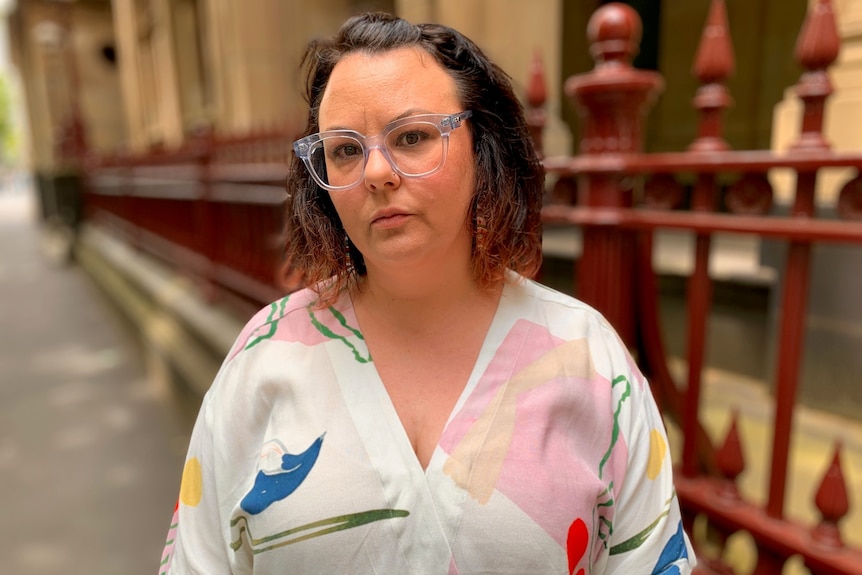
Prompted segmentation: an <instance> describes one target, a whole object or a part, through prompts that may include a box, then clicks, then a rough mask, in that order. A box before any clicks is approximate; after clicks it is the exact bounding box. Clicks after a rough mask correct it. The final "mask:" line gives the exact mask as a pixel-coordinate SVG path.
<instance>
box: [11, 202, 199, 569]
mask: <svg viewBox="0 0 862 575" xmlns="http://www.w3.org/2000/svg"><path fill="white" fill-rule="evenodd" d="M31 197H32V196H31V194H30V192H29V190H28V189H26V188H20V187H19V188H16V189H8V188H7V189H2V190H0V327H2V329H0V486H2V488H0V510H2V511H0V514H2V518H3V520H2V522H0V556H2V557H3V561H2V567H0V573H3V574H4V575H37V574H38V575H54V574H57V575H60V574H62V575H84V574H86V575H138V574H140V575H144V574H148V575H154V574H155V573H157V572H158V571H157V570H158V565H159V560H160V556H161V550H162V546H163V544H164V540H165V536H166V534H167V530H168V526H169V522H170V519H171V515H172V513H173V509H174V502H175V501H176V498H177V494H178V490H179V481H180V475H181V472H182V462H183V460H184V458H185V449H186V446H187V443H188V436H189V432H190V427H191V424H192V419H191V415H190V414H191V413H193V411H194V408H193V406H189V405H188V402H181V401H178V398H177V395H176V394H175V393H174V392H172V391H171V390H170V389H167V388H166V387H165V386H164V382H163V381H160V380H159V379H158V378H154V377H151V376H149V375H148V373H151V371H152V370H149V369H148V368H147V359H146V355H145V354H143V353H142V349H141V347H140V346H139V342H138V339H137V338H136V335H135V331H134V330H133V329H132V326H131V325H130V324H129V323H128V321H127V320H126V319H125V318H124V316H123V315H121V314H120V313H119V311H118V310H117V309H116V308H115V307H113V305H112V304H111V303H110V302H109V301H108V300H107V299H106V298H105V297H104V295H103V294H102V292H101V291H100V290H99V288H98V287H97V286H96V285H95V284H94V282H93V281H92V280H91V278H90V277H89V276H88V275H87V274H86V273H85V272H84V270H82V269H81V267H79V266H76V265H74V264H70V263H68V262H66V261H65V255H66V254H67V251H66V249H65V246H64V245H63V243H62V238H53V239H52V238H50V237H49V236H47V235H46V234H43V233H41V232H40V230H39V226H38V225H37V219H36V217H35V214H34V209H33V203H32V200H31Z"/></svg>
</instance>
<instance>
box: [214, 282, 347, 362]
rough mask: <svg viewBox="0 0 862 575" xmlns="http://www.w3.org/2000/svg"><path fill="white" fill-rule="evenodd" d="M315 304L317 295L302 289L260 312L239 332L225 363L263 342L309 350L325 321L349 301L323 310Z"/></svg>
mask: <svg viewBox="0 0 862 575" xmlns="http://www.w3.org/2000/svg"><path fill="white" fill-rule="evenodd" d="M317 300H318V296H317V293H316V292H315V291H314V290H313V289H311V288H305V289H302V290H299V291H296V292H294V293H291V294H288V295H286V296H284V297H283V298H281V299H279V300H276V301H274V302H272V303H270V304H269V305H267V306H265V307H263V308H261V309H260V310H259V311H258V312H257V313H255V314H254V315H253V316H252V318H251V319H250V320H249V321H248V322H247V323H246V324H245V326H244V327H243V329H242V330H241V331H240V334H239V336H238V337H237V338H236V341H235V342H234V345H233V347H232V348H231V351H230V353H229V354H228V357H227V361H230V360H232V359H233V358H234V357H236V356H237V355H239V354H240V353H242V352H244V351H247V350H249V349H251V348H253V347H256V346H257V345H259V344H261V343H263V342H265V341H290V342H295V343H300V344H305V345H309V346H310V345H315V344H317V343H319V342H320V338H319V335H320V329H321V328H322V327H323V323H324V322H326V318H331V316H332V315H333V314H335V315H338V314H339V311H338V309H337V308H344V307H349V306H350V300H349V298H347V297H344V298H342V299H341V300H339V303H338V304H337V305H336V306H333V307H330V308H327V309H326V310H321V309H319V308H318V307H317ZM321 318H323V319H321Z"/></svg>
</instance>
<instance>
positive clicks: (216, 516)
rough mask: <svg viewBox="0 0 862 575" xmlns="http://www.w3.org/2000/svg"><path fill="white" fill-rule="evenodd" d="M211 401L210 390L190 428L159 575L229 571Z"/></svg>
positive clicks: (195, 574) (206, 574)
mask: <svg viewBox="0 0 862 575" xmlns="http://www.w3.org/2000/svg"><path fill="white" fill-rule="evenodd" d="M212 403H213V391H212V390H210V392H208V393H207V394H206V395H205V396H204V399H203V402H202V405H201V410H200V413H199V414H198V418H197V421H196V422H195V426H194V429H193V431H192V436H191V439H190V442H189V449H188V454H187V456H186V462H185V466H184V467H183V475H182V481H181V483H180V493H179V498H178V500H177V504H176V507H175V510H174V515H173V519H172V520H171V525H170V528H169V530H168V537H167V541H166V542H165V549H164V551H163V553H162V560H161V563H160V566H159V575H220V574H228V575H229V574H230V573H231V567H230V561H229V559H228V556H227V550H226V543H225V538H224V534H223V528H222V521H221V518H220V515H221V513H220V509H219V498H218V493H217V491H216V484H217V481H216V477H215V471H214V467H213V460H214V457H215V453H214V452H213V441H212V437H213V432H212V417H211V415H212V409H213V406H212Z"/></svg>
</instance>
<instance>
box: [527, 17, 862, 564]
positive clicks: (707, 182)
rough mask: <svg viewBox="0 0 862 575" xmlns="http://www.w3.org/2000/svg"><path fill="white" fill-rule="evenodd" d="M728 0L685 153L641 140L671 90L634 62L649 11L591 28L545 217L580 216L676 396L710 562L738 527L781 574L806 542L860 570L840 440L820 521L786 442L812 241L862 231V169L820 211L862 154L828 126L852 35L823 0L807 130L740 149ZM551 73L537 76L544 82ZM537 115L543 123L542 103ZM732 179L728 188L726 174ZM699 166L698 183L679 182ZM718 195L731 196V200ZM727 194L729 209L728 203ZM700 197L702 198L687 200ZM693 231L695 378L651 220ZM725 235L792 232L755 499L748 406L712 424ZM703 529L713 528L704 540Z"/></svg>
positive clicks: (692, 510) (591, 274) (712, 22)
mask: <svg viewBox="0 0 862 575" xmlns="http://www.w3.org/2000/svg"><path fill="white" fill-rule="evenodd" d="M726 22H727V18H726V12H725V6H724V2H723V1H722V0H714V1H713V2H712V7H711V12H710V16H709V19H708V22H707V24H706V28H705V30H704V34H703V36H702V39H701V44H700V47H699V50H698V53H697V54H696V59H695V63H694V70H695V73H696V75H697V77H698V79H699V80H700V82H701V87H700V88H699V89H698V91H697V94H696V95H695V99H694V105H695V107H696V109H697V111H698V113H699V127H698V135H697V137H696V139H695V140H694V141H693V142H692V143H691V145H690V146H689V148H688V149H687V150H685V151H682V152H678V153H660V154H649V153H643V152H642V149H641V148H642V136H641V129H642V125H643V122H644V118H645V116H646V114H647V112H648V109H649V107H650V105H651V103H652V101H653V100H654V98H655V97H656V95H657V94H658V93H659V92H660V91H661V89H662V83H663V81H662V77H661V75H660V74H658V73H656V72H652V71H646V70H637V69H634V68H633V67H632V65H631V61H632V57H633V55H634V53H635V52H636V50H637V42H638V41H639V39H640V21H639V19H638V16H637V14H636V13H635V12H634V11H633V10H632V9H630V8H628V7H627V6H625V5H622V4H609V5H605V6H604V7H602V8H600V9H599V10H598V11H597V12H596V13H595V14H594V15H593V18H592V19H591V21H590V24H589V27H588V36H589V41H590V43H591V47H592V48H591V52H592V53H593V55H594V58H595V62H596V64H595V68H594V69H593V70H592V71H591V72H589V73H586V74H582V75H578V76H573V77H571V78H569V79H568V80H567V81H566V84H565V91H566V94H567V96H568V97H569V98H570V100H571V101H572V103H573V105H574V106H575V107H576V108H577V110H578V111H579V113H580V116H581V119H582V133H583V135H582V138H581V142H580V153H579V155H577V156H573V157H559V158H550V157H549V158H545V159H544V162H545V166H546V168H547V170H548V172H549V173H550V174H554V175H556V176H558V180H557V183H556V185H555V189H554V193H553V194H552V201H551V202H550V203H549V204H548V205H546V207H545V208H544V212H543V216H544V221H545V222H548V223H550V224H560V223H562V224H568V225H573V226H578V227H579V228H580V229H581V230H582V237H583V240H582V244H583V253H582V256H581V258H580V261H579V262H578V264H577V281H576V284H577V288H578V292H577V293H578V296H579V297H580V298H581V299H583V300H585V301H586V302H588V303H590V304H592V305H594V306H595V307H597V308H598V309H600V310H601V311H602V312H603V313H604V314H605V315H606V316H607V317H608V318H609V320H610V321H611V323H612V324H613V325H615V326H616V327H617V328H618V329H619V331H620V333H621V335H622V336H623V337H624V338H625V339H626V340H627V341H628V343H629V344H630V345H631V346H632V347H633V348H636V349H637V351H638V361H639V363H640V364H641V366H642V367H643V368H644V370H645V372H646V373H647V374H648V375H649V376H650V378H651V380H652V384H653V387H654V390H655V394H656V396H657V399H658V401H659V403H660V405H661V406H662V408H663V411H664V412H665V413H666V414H667V415H668V416H670V417H671V418H672V419H674V420H675V421H676V422H678V423H679V425H680V427H681V429H682V432H683V436H684V439H683V448H682V458H681V459H682V460H681V462H679V463H680V469H679V473H678V477H677V479H676V487H677V492H678V495H679V498H680V502H681V504H682V507H683V511H684V514H685V519H686V521H687V527H688V530H689V532H690V533H692V532H693V531H694V530H693V527H694V523H695V519H696V518H697V517H698V516H705V517H706V519H707V522H708V524H709V531H710V534H711V538H712V539H713V540H714V542H717V543H718V547H719V552H718V553H709V552H707V551H706V548H705V546H702V545H701V546H699V548H700V550H699V555H700V559H701V566H700V568H699V571H700V572H701V573H732V572H733V571H732V569H731V568H730V566H729V565H728V564H727V562H726V561H725V560H724V559H726V558H725V557H723V556H722V553H721V549H722V548H723V546H724V543H725V542H726V540H727V538H728V537H729V536H730V535H732V534H734V533H737V532H739V531H745V532H747V533H748V534H750V535H751V537H752V539H753V540H754V542H755V545H756V547H757V562H756V567H755V571H754V572H755V573H756V574H759V575H760V574H763V575H767V574H778V573H781V572H782V569H783V567H784V565H785V563H786V562H787V561H788V559H789V558H791V557H793V556H801V557H802V558H803V560H804V563H805V565H806V567H808V569H810V570H811V572H812V573H814V574H818V575H819V574H827V573H832V574H838V573H862V551H860V550H858V549H851V548H849V547H847V546H845V544H844V543H843V542H842V539H841V535H840V531H839V529H838V522H839V521H840V520H841V519H842V517H844V516H845V515H846V514H847V512H848V510H849V502H848V497H847V488H846V484H845V480H844V477H843V475H842V469H841V463H840V451H841V450H840V445H837V444H836V447H835V455H834V458H833V461H832V464H831V465H830V466H829V468H828V469H826V470H824V475H823V480H822V483H821V486H820V488H819V491H818V492H817V493H816V495H814V499H815V504H816V506H817V508H818V510H819V511H820V514H821V516H822V520H821V521H820V523H819V524H817V525H814V526H807V525H802V524H799V523H797V522H794V521H792V520H790V519H788V518H786V517H785V490H786V486H787V482H788V455H789V451H790V437H791V433H792V431H793V423H794V419H793V415H794V410H795V407H796V403H797V401H796V397H797V388H798V386H799V374H800V358H801V357H802V355H803V354H802V352H803V346H804V333H805V318H806V316H807V312H808V286H809V282H810V280H811V271H810V270H811V260H812V248H813V246H815V245H818V244H821V243H827V242H838V243H847V244H857V245H858V244H860V243H862V225H860V222H859V220H860V219H862V176H860V175H859V173H858V171H857V175H856V176H855V177H853V178H851V179H850V180H849V181H848V182H847V183H846V184H845V185H844V187H843V189H842V190H841V192H840V197H839V200H838V213H839V215H840V217H839V218H838V219H826V218H822V217H818V213H817V209H816V206H815V201H814V200H815V197H814V195H815V186H816V183H817V180H818V175H819V174H820V173H821V171H822V170H823V169H824V168H832V167H845V168H856V169H857V170H858V169H859V168H860V167H862V154H860V153H838V152H834V151H832V150H830V147H829V144H828V143H827V141H826V140H825V138H824V137H823V132H822V125H823V111H824V103H825V101H826V99H827V98H828V96H829V95H830V93H831V92H832V87H831V84H830V82H829V76H828V72H827V69H828V67H829V66H830V65H831V64H832V63H833V62H834V61H835V59H836V58H837V56H838V50H839V45H840V40H839V37H838V34H837V31H836V23H835V17H834V14H833V11H832V6H831V3H830V2H829V0H819V1H818V2H816V3H815V4H814V6H813V8H812V9H811V11H810V13H809V14H808V16H807V18H806V21H805V23H804V26H803V29H802V31H801V34H800V36H799V38H798V43H797V50H796V58H797V60H798V62H799V63H800V64H801V65H802V67H803V68H804V70H805V71H804V73H803V74H802V77H801V79H800V81H799V83H798V84H797V86H796V93H797V95H798V97H799V98H800V99H801V100H802V104H803V108H804V112H803V119H802V127H801V133H800V134H799V137H798V139H797V140H796V142H795V145H793V146H792V148H791V149H790V150H789V151H788V152H786V153H782V154H778V153H775V152H772V151H767V150H749V151H734V150H731V149H730V147H729V146H728V144H727V143H726V142H725V141H724V139H723V138H722V113H723V111H724V109H725V108H726V107H727V106H728V105H729V102H730V95H729V93H728V90H727V88H726V86H725V80H726V78H727V77H728V75H729V74H730V73H731V71H732V69H733V65H734V62H733V50H732V45H731V42H730V36H729V33H728V30H727V24H726ZM529 85H530V86H531V87H532V90H533V92H532V93H531V94H530V96H529V97H528V101H529V103H530V105H531V106H533V107H540V106H541V105H542V103H543V91H542V89H541V82H540V81H537V80H536V79H535V78H534V79H533V80H532V81H531V82H530V84H529ZM536 87H538V89H537V88H536ZM532 117H535V118H538V120H539V122H538V124H539V125H537V126H536V128H537V129H538V128H540V122H541V114H540V113H533V114H532ZM772 170H785V171H792V172H793V173H795V175H796V188H795V194H794V198H793V201H792V205H791V207H790V213H789V215H787V216H779V215H775V214H774V213H772V212H774V210H772V207H773V206H772V203H773V202H772V186H771V184H770V182H769V179H768V178H767V173H768V172H770V171H772ZM720 176H721V177H722V178H723V181H733V182H734V183H732V184H731V185H730V186H729V187H728V188H727V189H726V190H725V191H723V196H722V197H719V196H720V194H722V188H721V186H720V184H719V177H720ZM684 180H685V181H694V185H693V188H692V190H691V193H690V194H689V195H688V197H687V191H686V189H685V188H684V186H683V184H682V181H684ZM719 200H722V202H720V201H719ZM720 203H723V205H724V209H723V210H719V205H720ZM684 205H688V206H689V208H687V209H686V208H683V206H684ZM660 230H684V231H687V232H689V233H691V234H693V235H694V236H695V238H696V240H695V245H694V262H695V263H694V271H693V273H692V274H691V275H690V277H689V278H688V285H687V311H688V319H687V321H688V326H687V344H688V350H687V358H686V359H687V363H688V372H687V377H686V380H685V382H684V383H683V384H682V385H678V384H677V382H675V381H674V379H673V378H672V376H671V374H670V370H669V369H668V367H667V363H666V354H665V350H664V348H663V344H662V331H661V329H660V325H659V314H658V309H657V305H658V304H657V300H658V291H657V287H656V274H655V271H654V269H653V264H652V258H653V235H654V233H655V232H657V231H660ZM717 234H750V235H755V236H758V237H761V238H769V239H773V240H778V241H781V242H784V243H786V244H787V246H788V251H787V256H786V261H785V262H784V266H785V273H784V275H783V283H782V286H781V289H780V292H781V293H782V294H783V295H782V301H781V308H780V311H781V313H780V321H781V324H780V329H779V332H778V339H779V341H778V344H777V348H778V349H777V359H776V371H775V381H774V386H773V388H774V399H775V422H774V436H773V445H772V453H771V460H770V480H769V488H768V499H767V501H766V504H765V506H761V505H758V504H757V503H754V502H752V501H748V500H746V499H745V498H744V497H743V496H742V495H741V494H740V492H739V490H738V489H737V486H736V483H735V480H736V478H737V476H738V475H739V474H740V473H742V471H743V470H744V469H745V462H744V460H743V457H742V446H741V445H740V441H741V439H740V436H739V434H738V432H737V429H738V427H737V423H738V422H737V419H736V416H734V419H733V421H732V425H731V427H730V431H729V433H728V436H727V438H726V439H725V441H724V443H723V444H722V445H721V446H719V447H718V448H714V447H713V446H712V444H711V441H710V440H709V438H708V437H707V435H706V433H705V432H704V430H703V428H702V425H701V419H700V416H701V411H700V407H701V405H700V403H701V402H700V396H701V388H702V377H703V373H704V357H705V344H706V334H707V320H708V318H709V315H710V305H711V292H712V279H711V277H710V274H709V268H710V258H711V249H710V248H711V246H712V242H713V239H714V237H715V236H716V235H717ZM695 543H696V544H699V543H703V542H701V541H696V542H695Z"/></svg>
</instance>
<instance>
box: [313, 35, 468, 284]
mask: <svg viewBox="0 0 862 575" xmlns="http://www.w3.org/2000/svg"><path fill="white" fill-rule="evenodd" d="M461 111H463V108H462V104H461V102H460V99H459V97H458V94H457V89H456V86H455V81H454V80H453V79H452V77H451V76H449V74H448V72H446V70H445V69H444V68H443V67H442V66H440V65H439V64H438V63H437V61H436V60H435V59H434V58H433V57H432V56H431V55H430V54H428V53H427V52H425V51H424V50H423V49H421V48H418V47H409V48H399V49H395V50H390V51H387V52H383V53H378V54H367V53H360V52H357V53H352V54H349V55H347V56H345V57H344V58H343V59H342V60H341V61H340V62H339V63H338V64H336V66H335V68H334V69H333V71H332V74H331V76H330V78H329V82H328V84H327V87H326V90H325V91H324V94H323V97H322V99H321V103H320V111H319V112H320V113H319V119H320V130H321V131H325V130H333V129H350V130H355V131H357V132H359V133H361V134H364V135H366V136H374V135H377V134H379V133H380V132H381V131H382V130H383V129H384V127H385V126H386V125H387V124H389V123H390V122H392V121H393V120H396V119H399V118H403V117H405V116H412V115H416V114H454V113H457V112H461ZM469 125H470V124H469V121H467V122H465V123H464V124H463V125H462V126H461V127H460V128H457V129H455V130H453V131H452V132H451V133H450V135H449V146H448V153H447V155H446V160H445V162H444V164H443V167H442V168H441V169H440V170H439V171H438V172H436V173H434V174H431V175H429V176H424V177H418V178H409V177H404V176H401V175H399V174H397V173H396V172H395V170H393V169H392V166H391V165H390V164H389V162H388V161H387V159H386V158H385V157H384V156H383V154H382V153H381V152H380V150H378V149H374V150H372V151H371V153H370V155H369V157H368V163H367V165H366V167H365V174H364V178H363V179H362V180H360V182H359V183H358V184H357V185H356V186H354V187H352V188H349V189H345V190H341V191H333V192H329V194H330V197H331V198H332V203H333V204H334V206H335V209H336V211H337V212H338V215H339V217H340V218H341V222H342V224H343V225H344V229H345V230H346V231H347V235H348V236H349V237H350V240H351V241H352V242H353V243H354V245H355V246H356V247H357V249H358V250H359V251H360V252H361V253H362V255H363V256H364V258H365V264H366V267H367V268H368V272H369V274H373V273H375V272H376V270H379V271H385V272H386V273H392V272H396V271H397V272H399V273H411V272H419V271H421V270H422V269H429V270H433V269H443V267H442V264H443V263H444V262H445V263H447V264H452V263H453V261H458V260H457V259H456V260H453V258H462V259H464V260H465V261H466V263H469V259H470V253H471V243H472V232H471V226H469V225H468V223H467V221H466V218H467V214H468V209H469V206H470V203H471V201H472V197H473V192H474V189H475V168H474V159H473V151H472V150H473V146H472V136H471V133H470V128H469Z"/></svg>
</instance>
